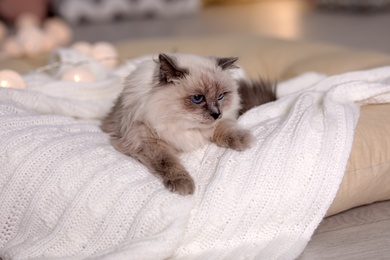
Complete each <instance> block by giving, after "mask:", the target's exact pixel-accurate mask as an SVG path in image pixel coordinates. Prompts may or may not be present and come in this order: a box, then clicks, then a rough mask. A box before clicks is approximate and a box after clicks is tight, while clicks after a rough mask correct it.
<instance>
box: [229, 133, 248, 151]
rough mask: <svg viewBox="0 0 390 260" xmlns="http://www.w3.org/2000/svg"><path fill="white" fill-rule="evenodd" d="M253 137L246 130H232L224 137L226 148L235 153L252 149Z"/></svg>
mask: <svg viewBox="0 0 390 260" xmlns="http://www.w3.org/2000/svg"><path fill="white" fill-rule="evenodd" d="M254 142H255V137H254V136H253V135H252V134H251V132H250V131H248V130H246V129H234V130H232V131H229V132H228V135H227V136H226V146H227V147H229V148H231V149H233V150H237V151H243V150H246V149H249V148H251V147H252V145H253V143H254Z"/></svg>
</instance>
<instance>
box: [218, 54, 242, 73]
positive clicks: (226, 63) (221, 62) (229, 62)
mask: <svg viewBox="0 0 390 260" xmlns="http://www.w3.org/2000/svg"><path fill="white" fill-rule="evenodd" d="M237 60H238V58H237V57H226V58H217V64H218V66H220V67H221V68H222V69H223V70H226V69H236V68H238V67H237V66H236V65H235V64H234V63H235V62H236V61H237Z"/></svg>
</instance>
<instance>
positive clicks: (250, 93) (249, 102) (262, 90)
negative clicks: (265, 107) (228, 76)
mask: <svg viewBox="0 0 390 260" xmlns="http://www.w3.org/2000/svg"><path fill="white" fill-rule="evenodd" d="M238 84H239V89H238V93H239V95H240V97H241V109H240V111H239V115H242V114H244V113H245V112H246V111H248V110H249V109H251V108H254V107H257V106H260V105H262V104H265V103H268V102H272V101H275V100H276V85H275V84H273V83H271V82H269V81H267V80H264V79H259V80H256V81H249V80H240V81H239V82H238Z"/></svg>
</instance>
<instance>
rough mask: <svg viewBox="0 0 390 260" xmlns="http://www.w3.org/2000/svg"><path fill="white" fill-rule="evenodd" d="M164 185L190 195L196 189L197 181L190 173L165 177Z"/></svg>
mask: <svg viewBox="0 0 390 260" xmlns="http://www.w3.org/2000/svg"><path fill="white" fill-rule="evenodd" d="M164 185H165V187H167V189H168V190H170V191H172V192H175V193H178V194H180V195H190V194H193V193H194V191H195V183H194V181H193V179H192V178H191V176H189V175H184V176H180V177H176V178H174V179H165V180H164Z"/></svg>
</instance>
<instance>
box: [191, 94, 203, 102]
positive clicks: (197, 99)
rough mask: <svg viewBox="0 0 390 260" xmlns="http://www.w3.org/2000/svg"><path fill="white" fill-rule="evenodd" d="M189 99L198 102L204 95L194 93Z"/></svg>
mask: <svg viewBox="0 0 390 260" xmlns="http://www.w3.org/2000/svg"><path fill="white" fill-rule="evenodd" d="M191 100H192V102H194V103H195V104H200V103H201V102H202V101H203V100H204V96H203V95H195V96H192V97H191Z"/></svg>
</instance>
